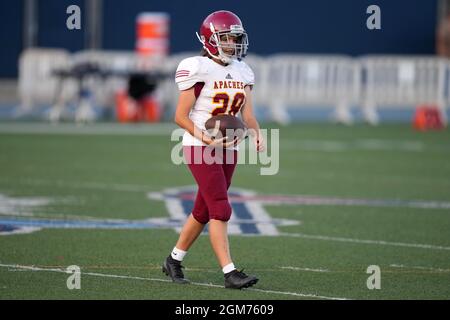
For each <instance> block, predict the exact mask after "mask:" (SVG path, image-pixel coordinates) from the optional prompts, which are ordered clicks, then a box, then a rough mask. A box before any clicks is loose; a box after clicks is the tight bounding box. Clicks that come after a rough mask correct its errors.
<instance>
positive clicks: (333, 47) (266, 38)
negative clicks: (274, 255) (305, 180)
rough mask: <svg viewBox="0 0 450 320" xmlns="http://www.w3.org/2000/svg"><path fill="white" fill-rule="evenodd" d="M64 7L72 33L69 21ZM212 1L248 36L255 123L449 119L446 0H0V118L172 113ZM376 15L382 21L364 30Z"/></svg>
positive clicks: (142, 117)
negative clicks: (182, 71) (179, 78)
mask: <svg viewBox="0 0 450 320" xmlns="http://www.w3.org/2000/svg"><path fill="white" fill-rule="evenodd" d="M374 4H375V5H377V6H378V8H379V12H377V13H375V11H371V10H369V7H370V6H371V5H374ZM71 6H72V7H71ZM73 6H77V8H79V9H80V11H79V13H80V15H79V17H80V19H79V23H80V26H79V27H80V28H79V29H76V28H75V29H70V28H69V27H68V25H67V24H68V21H69V20H70V21H72V22H73V16H72V14H74V13H75V11H73ZM256 6H257V7H256ZM219 9H227V10H231V11H234V12H236V13H237V14H238V15H239V16H240V17H241V19H242V20H243V22H244V27H245V28H246V30H247V32H248V33H249V38H250V48H249V51H250V52H251V54H250V55H249V56H248V57H247V62H248V64H250V65H251V67H252V68H253V69H254V71H255V74H256V78H257V80H256V81H257V86H256V87H255V90H254V94H255V99H254V100H255V105H256V110H257V113H258V116H259V117H260V119H263V120H268V121H277V122H279V123H288V122H291V121H324V120H327V121H328V120H331V121H337V122H340V123H346V124H351V123H353V122H355V121H365V122H368V123H370V124H377V123H379V122H380V121H403V122H404V121H411V119H412V117H413V116H414V114H416V115H417V114H418V112H419V113H420V112H422V113H423V116H424V117H425V118H427V117H429V116H430V113H429V112H431V117H432V118H433V117H434V115H436V118H437V120H436V121H437V122H438V126H439V125H440V124H439V123H441V122H442V124H445V123H446V119H447V114H446V109H447V106H448V105H449V104H450V89H449V88H450V81H449V79H450V77H449V70H450V64H449V60H448V57H449V55H450V40H449V39H450V22H449V21H450V19H449V18H448V17H449V12H450V5H449V1H448V0H431V1H414V2H411V1H406V0H398V1H388V0H380V1H376V3H373V1H359V0H358V1H357V0H354V1H340V2H336V1H327V0H319V1H314V2H310V1H296V2H292V1H288V0H280V1H277V3H276V6H274V5H273V4H272V5H270V6H268V5H259V4H256V3H253V2H250V1H247V2H243V1H237V0H232V1H228V2H227V3H226V5H224V4H221V3H220V4H219V3H213V2H210V1H206V0H197V1H190V2H186V1H165V2H161V1H151V0H133V1H126V2H124V1H118V0H109V1H103V0H84V1H83V0H21V1H4V2H2V3H1V4H0V15H1V19H0V21H1V24H2V28H1V29H0V38H1V41H2V44H3V46H2V50H1V59H0V79H1V80H0V81H1V82H0V83H1V89H0V119H30V118H31V119H44V120H50V121H61V120H69V121H73V120H75V121H120V122H130V121H131V122H132V121H148V122H159V121H165V120H170V119H171V118H172V114H173V111H174V107H175V104H176V96H177V95H176V90H177V89H176V87H175V85H174V83H173V73H174V70H175V68H176V66H177V64H178V63H179V62H180V61H181V59H182V58H184V57H187V56H189V55H193V54H196V53H198V52H199V51H200V43H198V41H197V39H196V37H195V32H196V31H197V30H198V27H199V25H200V23H201V21H202V20H203V18H204V17H205V16H206V15H207V14H209V13H210V12H212V11H215V10H219ZM374 14H378V16H377V17H376V18H377V19H378V23H379V27H380V28H379V29H370V28H369V27H368V20H370V19H373V15H374ZM371 17H372V18H371ZM372 21H373V20H372ZM433 119H434V118H433ZM418 121H419V122H418V123H420V119H419V120H418Z"/></svg>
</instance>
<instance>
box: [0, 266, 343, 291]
mask: <svg viewBox="0 0 450 320" xmlns="http://www.w3.org/2000/svg"><path fill="white" fill-rule="evenodd" d="M0 267H3V268H12V269H22V270H28V271H48V272H59V273H67V272H66V271H65V270H63V269H57V268H39V267H35V266H24V265H18V264H3V263H0ZM81 275H82V276H83V275H88V276H94V277H104V278H115V279H131V280H142V281H155V282H172V281H171V280H167V279H158V278H144V277H135V276H122V275H115V274H106V273H96V272H83V271H82V272H81ZM191 285H195V286H203V287H213V288H223V286H221V285H216V284H212V283H201V282H191ZM245 290H248V291H256V292H262V293H268V294H278V295H290V296H296V297H303V298H314V299H327V300H347V298H340V297H328V296H321V295H315V294H307V293H306V294H305V293H299V292H288V291H275V290H263V289H255V288H249V289H245Z"/></svg>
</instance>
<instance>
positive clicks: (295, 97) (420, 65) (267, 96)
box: [19, 49, 450, 124]
mask: <svg viewBox="0 0 450 320" xmlns="http://www.w3.org/2000/svg"><path fill="white" fill-rule="evenodd" d="M195 54H197V53H192V52H191V53H181V54H176V55H172V56H170V57H168V58H167V59H166V60H164V61H161V60H159V61H150V60H141V59H139V58H138V57H137V56H136V55H135V54H134V53H132V52H108V51H83V52H79V53H75V54H73V55H70V54H69V53H67V52H65V51H62V50H41V49H32V50H28V51H25V52H24V53H23V54H22V56H21V59H20V66H19V93H20V97H21V101H22V105H23V106H24V108H25V109H27V108H28V109H29V108H31V107H32V106H33V105H35V104H39V103H47V104H51V105H53V106H54V108H53V110H54V113H55V114H56V115H57V116H58V115H59V114H60V112H61V110H62V109H63V107H64V105H65V104H66V103H67V102H68V101H70V100H73V99H77V90H78V89H77V83H76V82H75V81H74V80H73V79H66V80H64V81H63V83H61V81H62V80H58V78H57V77H56V76H55V74H54V73H53V71H54V70H55V69H61V68H68V67H70V66H73V65H76V64H80V63H87V62H90V63H94V64H97V65H99V66H100V67H101V68H102V69H107V70H110V71H111V70H113V71H115V72H116V73H119V74H120V71H121V70H122V71H126V70H137V69H139V70H155V69H157V70H159V71H163V72H167V73H169V74H173V73H174V71H175V69H176V67H177V65H178V63H179V62H180V61H181V60H182V59H183V58H185V57H188V56H192V55H195ZM246 62H247V63H248V64H249V65H250V66H251V67H252V69H253V70H254V72H255V77H256V86H255V90H254V91H253V93H254V104H255V107H256V108H266V109H267V111H268V114H269V115H270V117H271V119H273V120H275V121H277V122H280V123H288V122H289V121H290V119H291V118H290V116H289V113H288V110H289V109H290V108H302V107H313V108H321V107H327V106H328V107H333V108H334V114H333V119H334V120H335V121H338V122H342V123H347V124H348V123H351V122H352V118H353V117H352V114H353V113H352V112H351V111H352V108H358V109H359V111H360V112H361V113H362V114H363V116H364V119H365V120H366V121H367V122H369V123H371V124H377V123H378V121H379V117H378V112H377V111H378V110H380V109H382V108H393V107H395V108H397V107H402V108H409V109H410V110H413V109H414V108H415V107H416V106H418V105H420V104H433V105H436V106H437V107H438V108H439V109H440V110H441V111H442V115H443V116H444V120H445V119H446V117H445V111H446V107H447V105H449V104H450V81H449V76H448V75H449V74H450V63H449V61H448V60H445V59H440V58H437V57H434V56H365V57H361V58H352V57H348V56H342V55H340V56H339V55H300V54H295V55H292V54H289V55H287V54H279V55H272V56H268V57H261V56H256V55H249V56H248V57H247V58H246ZM86 85H87V86H88V87H89V88H91V89H92V90H91V91H92V92H93V93H94V98H95V100H96V102H97V104H110V105H111V104H113V100H112V97H113V95H114V92H115V91H117V90H118V89H120V88H122V89H123V88H124V87H125V86H126V81H125V79H124V78H123V77H118V76H116V77H115V76H112V77H106V78H102V79H98V78H96V77H91V78H89V77H88V79H87V84H86ZM176 92H177V89H176V86H175V83H174V81H173V77H169V78H168V79H166V80H165V81H163V82H162V83H161V84H160V86H159V88H158V92H157V94H158V96H159V97H160V99H161V101H162V102H163V104H164V105H165V106H166V107H168V108H170V109H171V110H170V111H169V113H170V112H173V111H174V108H175V106H176V99H177V94H176ZM55 110H56V111H55ZM57 116H56V117H53V119H57V118H58V117H57ZM81 118H82V117H81Z"/></svg>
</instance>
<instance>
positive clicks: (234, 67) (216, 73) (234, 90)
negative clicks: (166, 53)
mask: <svg viewBox="0 0 450 320" xmlns="http://www.w3.org/2000/svg"><path fill="white" fill-rule="evenodd" d="M254 78H255V77H254V74H253V71H252V70H251V69H250V67H249V66H248V65H247V64H246V63H245V62H243V61H238V60H233V62H232V63H230V64H229V65H227V66H223V65H220V64H218V63H217V62H215V61H214V60H212V59H210V58H208V57H202V56H196V57H190V58H187V59H184V60H183V61H181V62H180V64H179V65H178V68H177V71H176V73H175V82H176V83H177V85H178V88H179V89H180V90H187V89H190V88H192V87H193V86H195V95H196V97H197V100H196V102H195V104H194V106H193V108H192V109H191V111H190V113H189V118H190V119H191V120H192V122H194V124H195V125H196V126H197V127H198V128H200V129H202V130H205V122H206V120H208V119H209V118H211V117H212V116H215V115H218V114H231V115H234V116H237V115H239V112H240V110H241V108H242V107H243V106H244V104H245V91H244V87H245V86H247V85H253V84H254V81H255V80H254ZM183 145H184V146H204V145H206V144H204V143H203V142H201V141H200V140H198V139H197V138H195V137H193V136H192V135H191V134H190V133H189V132H187V131H186V132H185V134H184V136H183ZM234 149H237V148H234Z"/></svg>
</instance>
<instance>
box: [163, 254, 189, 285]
mask: <svg viewBox="0 0 450 320" xmlns="http://www.w3.org/2000/svg"><path fill="white" fill-rule="evenodd" d="M182 268H184V267H183V266H182V265H181V262H180V261H178V260H175V259H173V258H172V257H171V256H168V257H167V258H166V260H165V261H164V263H163V266H162V271H163V272H164V273H165V274H166V275H167V276H169V277H171V278H172V281H173V282H176V283H181V284H186V283H189V280H188V279H185V278H184V274H183V270H181V269H182Z"/></svg>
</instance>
